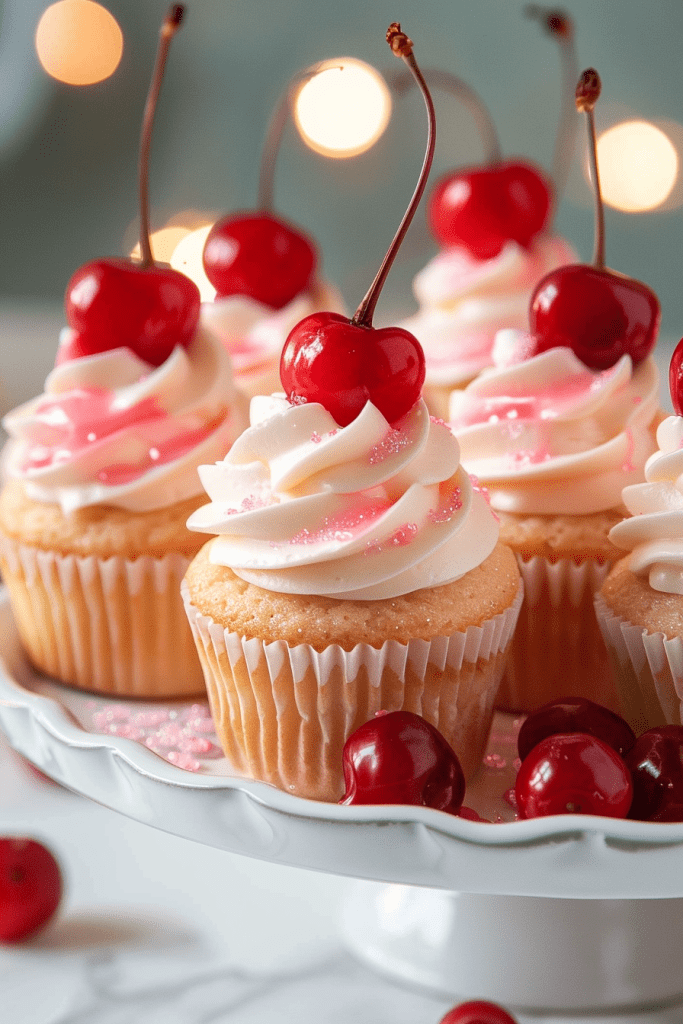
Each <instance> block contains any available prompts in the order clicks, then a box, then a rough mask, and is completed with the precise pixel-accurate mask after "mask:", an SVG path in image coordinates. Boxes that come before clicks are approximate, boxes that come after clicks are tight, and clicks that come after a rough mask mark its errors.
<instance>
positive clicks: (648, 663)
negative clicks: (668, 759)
mask: <svg viewBox="0 0 683 1024" xmlns="http://www.w3.org/2000/svg"><path fill="white" fill-rule="evenodd" d="M676 352H677V353H678V356H677V354H676V353H674V360H673V363H672V365H673V366H676V365H677V364H680V361H681V359H680V357H681V355H682V354H683V351H682V347H681V346H680V345H679V347H678V349H677V350H676ZM676 372H677V371H674V376H676ZM677 386H678V385H677V384H676V383H675V382H674V381H672V393H673V392H674V388H675V387H677ZM674 405H675V407H676V409H677V412H678V415H676V416H669V417H667V418H666V419H665V420H664V421H663V422H662V423H660V425H659V427H658V428H657V445H658V450H657V451H656V452H655V453H654V454H653V455H651V456H650V458H649V459H648V461H647V463H646V466H645V481H646V482H645V483H641V484H633V485H631V486H629V487H625V488H624V490H623V500H624V504H625V506H626V508H627V509H628V512H629V513H630V518H626V519H624V520H623V521H622V522H620V523H618V524H617V525H616V526H614V527H613V529H612V530H611V531H610V541H611V542H612V543H613V544H614V545H615V546H616V547H617V548H618V549H619V551H620V552H623V551H627V552H628V554H627V555H626V556H625V557H622V558H620V560H619V561H618V562H617V563H616V564H615V565H614V567H613V568H612V570H611V572H610V574H609V576H608V577H607V579H606V580H605V582H604V584H603V586H602V588H601V590H600V592H599V594H598V595H597V597H596V602H595V606H596V611H597V615H598V620H599V623H600V628H601V630H602V633H603V636H604V638H605V643H606V644H607V648H608V650H609V653H610V657H611V659H612V663H613V665H614V669H615V674H616V677H617V680H618V685H619V687H620V692H621V694H622V700H623V703H624V707H625V711H626V717H628V718H629V720H630V722H631V725H632V727H633V728H634V730H636V731H637V732H644V731H645V730H647V729H650V728H652V727H653V726H655V725H664V724H669V725H680V724H682V723H683V713H682V703H681V702H682V701H683V491H682V488H681V483H682V480H683V476H682V474H683V415H681V412H683V409H681V407H680V405H679V403H677V401H676V397H675V395H674Z"/></svg>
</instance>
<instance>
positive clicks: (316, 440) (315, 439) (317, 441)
mask: <svg viewBox="0 0 683 1024" xmlns="http://www.w3.org/2000/svg"><path fill="white" fill-rule="evenodd" d="M311 441H312V442H313V444H320V442H321V441H322V437H321V436H320V434H319V433H318V431H317V430H314V431H313V433H312V434H311Z"/></svg>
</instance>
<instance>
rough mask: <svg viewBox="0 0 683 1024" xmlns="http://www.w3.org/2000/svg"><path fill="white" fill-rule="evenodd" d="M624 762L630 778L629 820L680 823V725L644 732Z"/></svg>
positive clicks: (682, 768)
mask: <svg viewBox="0 0 683 1024" xmlns="http://www.w3.org/2000/svg"><path fill="white" fill-rule="evenodd" d="M625 760H626V765H627V767H628V768H629V770H630V772H631V777H632V779H633V803H632V804H631V810H630V811H629V815H628V816H629V818H633V819H635V820H637V821H683V726H681V725H659V726H655V728H653V729H648V731H647V732H644V733H643V734H642V735H641V736H639V737H638V739H637V740H636V742H635V743H634V745H633V746H632V747H631V749H630V750H629V752H628V753H627V755H626V758H625Z"/></svg>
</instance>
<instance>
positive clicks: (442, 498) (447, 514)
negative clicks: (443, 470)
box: [427, 485, 462, 526]
mask: <svg viewBox="0 0 683 1024" xmlns="http://www.w3.org/2000/svg"><path fill="white" fill-rule="evenodd" d="M442 487H443V485H440V486H439V504H438V506H437V508H432V509H430V510H429V512H428V513H427V518H428V519H429V521H430V523H434V525H435V526H438V524H439V523H448V522H450V521H451V519H452V518H453V516H454V515H455V513H456V512H458V511H459V510H460V509H461V508H462V494H461V491H460V488H459V487H448V488H447V489H444V491H443V493H442Z"/></svg>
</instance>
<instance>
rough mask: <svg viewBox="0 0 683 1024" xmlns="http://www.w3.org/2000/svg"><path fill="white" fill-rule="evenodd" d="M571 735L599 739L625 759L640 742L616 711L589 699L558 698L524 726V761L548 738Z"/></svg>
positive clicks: (519, 745) (521, 735)
mask: <svg viewBox="0 0 683 1024" xmlns="http://www.w3.org/2000/svg"><path fill="white" fill-rule="evenodd" d="M571 732H583V733H588V735H589V736H597V738H598V739H600V740H602V741H603V743H607V745H608V746H610V747H612V749H613V750H616V752H617V753H618V754H620V755H621V756H622V757H623V755H624V754H625V753H626V751H627V750H629V749H630V748H631V747H632V746H633V744H634V743H635V740H636V737H635V733H634V732H633V729H632V728H631V727H630V725H629V724H628V723H627V722H625V721H624V719H623V718H622V717H621V715H617V714H616V713H615V712H614V711H610V710H608V709H607V708H604V707H603V706H602V705H601V704H596V703H595V701H592V700H588V698H587V697H558V698H557V699H556V700H551V701H548V703H547V704H543V705H542V706H541V707H540V708H536V710H535V711H532V712H531V714H530V715H529V716H528V717H527V718H526V719H525V721H524V722H523V723H522V727H521V729H520V730H519V735H518V736H517V750H518V752H519V756H520V758H521V760H522V761H523V760H524V758H525V757H526V756H527V754H529V753H530V751H531V750H533V748H534V747H535V746H536V745H537V744H538V743H540V742H541V740H544V739H545V738H546V737H547V736H553V735H555V734H556V733H571Z"/></svg>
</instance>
